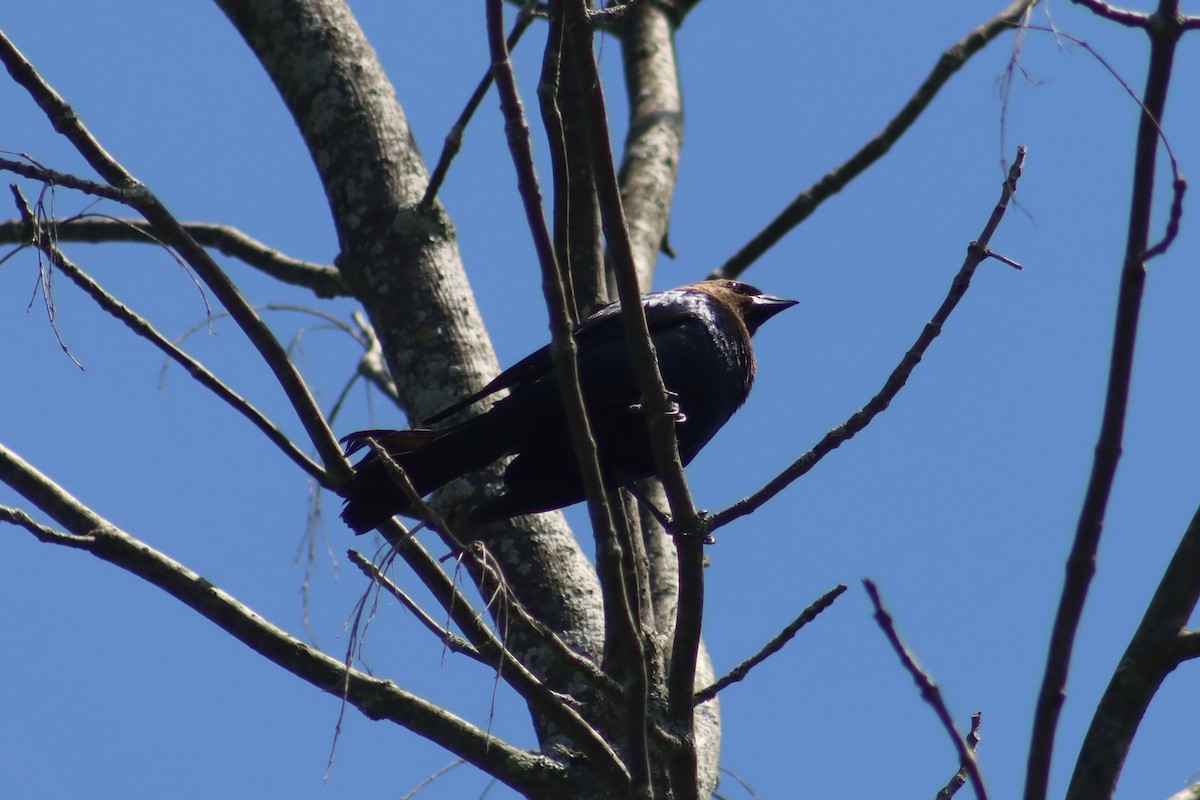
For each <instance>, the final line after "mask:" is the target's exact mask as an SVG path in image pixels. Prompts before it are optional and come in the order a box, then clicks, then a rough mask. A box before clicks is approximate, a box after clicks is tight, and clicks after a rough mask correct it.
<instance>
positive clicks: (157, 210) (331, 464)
mask: <svg viewBox="0 0 1200 800" xmlns="http://www.w3.org/2000/svg"><path fill="white" fill-rule="evenodd" d="M0 61H2V62H3V63H4V65H5V67H7V68H8V72H9V74H10V75H11V76H12V78H13V80H14V81H15V82H16V83H17V84H18V85H20V86H21V87H22V88H24V89H25V90H26V91H27V92H28V93H29V95H30V97H32V98H33V100H34V102H36V103H37V104H38V106H39V107H40V108H41V109H42V112H43V113H44V114H45V115H46V116H47V117H48V118H49V119H50V121H51V122H52V123H53V124H54V127H55V130H57V131H58V132H59V133H61V134H62V135H63V136H65V137H66V138H67V140H68V141H70V143H71V144H72V145H74V147H75V149H76V150H77V151H78V152H79V154H80V155H81V156H83V158H84V159H85V160H86V161H87V162H88V164H90V165H91V167H92V169H94V170H96V172H97V173H98V174H99V175H100V176H101V177H102V178H104V180H106V181H107V182H108V183H109V184H110V185H111V186H113V187H114V188H116V189H118V190H119V191H120V192H122V193H124V194H125V197H124V198H123V200H122V202H124V203H126V204H127V205H129V206H130V207H132V208H134V209H136V210H137V211H138V213H140V214H141V215H142V216H143V217H145V219H146V221H147V222H149V223H150V224H151V225H152V226H153V227H154V229H155V230H156V231H158V233H159V235H160V236H161V237H162V238H163V240H164V241H165V242H166V243H167V244H169V245H170V246H171V247H173V248H174V249H175V250H176V252H178V253H179V255H180V256H181V257H183V259H184V260H186V261H187V263H188V264H189V265H190V266H191V267H192V269H194V270H195V271H196V273H197V274H198V275H199V276H200V278H201V279H202V280H203V281H204V282H205V283H206V284H207V285H208V287H209V288H210V289H211V290H212V292H213V294H215V295H216V296H217V299H219V300H220V301H221V303H222V305H224V306H225V308H226V309H227V310H228V311H229V313H230V314H231V315H233V318H234V319H235V320H236V321H237V323H238V326H239V327H240V328H241V329H242V331H243V333H245V335H246V338H247V339H249V340H250V342H251V344H253V345H254V347H255V348H256V349H257V350H258V351H259V354H260V355H261V356H262V358H263V361H265V362H266V364H267V366H268V367H269V368H270V369H271V371H272V372H273V373H274V375H275V377H276V379H277V380H278V381H279V384H280V386H281V387H282V388H283V391H284V393H285V394H286V396H287V398H288V400H289V401H290V403H291V405H292V408H293V409H294V410H295V412H296V415H297V417H299V419H300V422H301V424H302V425H303V426H304V429H305V431H306V432H307V434H308V436H309V438H310V439H311V440H312V442H313V445H314V446H315V447H316V449H317V452H318V453H319V454H320V456H321V460H322V462H323V463H324V466H325V469H326V470H328V472H329V474H330V476H331V479H332V481H333V483H335V484H341V483H342V482H344V481H346V480H348V479H349V477H350V475H351V471H350V465H349V464H348V463H347V462H346V459H345V458H344V457H343V455H342V451H341V448H340V447H339V446H338V442H337V437H336V436H334V434H333V431H331V430H330V429H329V425H328V424H326V422H325V417H324V416H323V415H322V414H321V410H320V408H319V407H318V406H317V402H316V400H315V399H314V398H313V396H312V393H311V392H310V391H309V389H308V385H307V384H305V382H304V379H303V378H302V377H301V375H300V373H299V372H298V371H297V370H296V368H295V366H294V365H293V364H292V362H291V361H290V360H289V359H288V357H287V352H286V351H285V350H284V348H283V346H282V345H281V344H280V343H279V341H278V340H276V339H275V337H274V335H273V334H272V333H271V331H270V329H269V328H267V326H266V325H265V324H264V323H263V321H262V320H261V319H260V318H259V316H258V315H257V314H256V313H255V312H254V309H253V308H251V307H250V304H249V303H247V302H246V299H245V298H244V297H242V295H241V293H240V292H239V291H238V289H237V287H236V286H234V284H233V282H232V281H230V280H229V277H228V276H227V275H225V273H224V272H223V271H222V270H221V268H220V267H219V266H218V265H217V263H216V262H215V261H214V260H213V259H212V257H211V256H210V255H209V254H208V252H207V251H206V250H205V249H204V248H203V247H202V246H201V245H200V244H199V243H198V242H197V241H196V240H195V239H193V238H192V237H191V235H190V234H189V233H188V232H187V231H186V230H185V229H184V228H183V226H182V225H181V224H180V223H179V221H178V220H177V219H175V217H174V216H172V214H171V213H170V212H169V211H168V210H167V208H166V206H164V205H163V204H162V202H161V201H160V200H159V199H158V198H157V197H156V196H155V195H154V194H153V192H151V191H150V189H149V188H147V187H146V186H145V185H144V184H142V183H141V182H140V181H138V180H137V179H136V178H135V177H134V176H133V175H132V174H131V173H130V172H129V171H128V170H127V169H125V167H124V166H123V165H122V164H121V163H120V162H118V161H117V160H116V159H115V158H113V157H112V156H111V155H110V154H109V153H108V152H107V151H105V149H104V148H103V147H102V146H101V145H100V143H99V142H98V141H97V140H96V139H95V137H93V136H92V134H91V132H90V131H89V130H88V129H87V127H86V126H85V125H84V124H83V122H82V120H80V118H79V116H78V115H77V114H76V113H75V111H74V109H72V108H71V106H70V105H68V104H67V102H66V101H65V100H64V99H63V98H62V97H61V96H60V95H59V94H58V92H56V91H55V90H54V89H53V88H52V87H51V86H50V85H49V84H48V83H47V82H46V81H45V80H44V79H43V78H42V76H41V75H40V74H38V72H37V70H36V69H34V67H33V65H32V64H31V63H29V61H28V60H27V59H26V58H25V56H24V55H22V54H21V52H20V51H19V50H18V49H17V48H16V46H15V45H14V44H13V43H12V42H11V41H10V40H9V39H8V37H7V36H5V35H4V33H3V31H0Z"/></svg>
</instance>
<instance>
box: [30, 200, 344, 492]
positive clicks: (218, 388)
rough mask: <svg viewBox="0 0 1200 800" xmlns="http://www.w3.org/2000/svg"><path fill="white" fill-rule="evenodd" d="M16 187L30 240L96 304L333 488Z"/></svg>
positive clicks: (311, 463) (314, 465)
mask: <svg viewBox="0 0 1200 800" xmlns="http://www.w3.org/2000/svg"><path fill="white" fill-rule="evenodd" d="M12 189H13V195H14V196H15V198H16V201H17V208H18V210H19V211H20V213H21V216H22V217H24V224H25V228H26V231H27V237H28V239H29V240H30V241H32V242H33V244H34V246H36V247H38V248H39V249H40V250H41V251H42V252H44V253H45V254H46V255H47V256H48V257H49V258H50V261H51V263H52V264H53V265H54V266H55V267H57V268H58V269H59V270H60V271H61V272H62V273H63V274H64V275H66V276H67V277H68V278H70V279H71V281H72V282H73V283H74V284H75V285H76V286H78V287H79V288H80V289H82V290H83V291H84V292H85V293H86V294H87V295H88V296H89V297H91V298H92V299H93V300H94V301H95V302H96V305H98V306H100V308H102V309H104V310H105V311H107V312H108V313H109V314H111V315H112V316H114V317H116V318H117V319H118V320H120V321H121V322H123V323H125V325H126V327H128V328H129V329H130V330H132V331H133V332H134V333H135V334H137V335H138V336H140V337H142V338H143V339H145V340H146V341H148V342H150V344H152V345H154V346H155V347H157V348H158V349H159V350H161V351H162V352H163V353H164V354H166V356H167V357H168V358H170V359H171V360H172V361H175V362H176V363H177V364H179V365H180V366H181V367H183V368H184V370H186V371H187V373H188V374H189V375H191V376H192V377H193V378H195V379H196V382H197V383H199V384H200V385H201V386H203V387H205V388H206V389H208V390H209V391H211V392H212V393H213V394H215V395H216V396H217V397H218V398H220V399H221V400H222V401H224V402H225V403H226V404H228V405H229V406H230V407H231V408H233V410H234V411H237V412H238V413H239V414H241V415H242V416H243V417H245V418H246V419H248V420H250V422H251V423H253V425H254V426H255V427H256V428H258V429H259V430H260V431H262V432H263V434H264V435H265V436H266V437H267V439H269V440H270V441H271V443H272V444H274V445H275V446H276V447H278V448H279V449H280V450H282V451H283V454H284V455H286V456H287V457H288V458H290V459H291V460H292V461H293V462H294V463H295V464H296V465H297V466H299V467H300V468H301V469H302V470H304V471H305V472H306V473H308V475H309V476H310V477H311V478H313V480H315V481H317V482H318V483H320V484H321V485H322V486H324V487H325V488H327V489H331V488H333V483H332V481H331V479H330V477H329V475H328V473H326V472H325V470H324V469H322V467H321V465H320V464H317V463H316V462H315V461H313V460H312V459H311V458H309V457H308V456H307V455H306V454H305V453H304V451H303V450H301V449H300V448H298V447H296V445H295V444H293V443H292V441H291V440H290V439H288V437H287V435H286V434H284V432H283V431H281V430H280V429H279V428H278V427H277V426H276V425H275V423H273V422H271V420H270V419H268V418H267V417H266V415H265V414H263V413H262V412H261V411H259V410H258V409H257V408H255V407H254V406H253V405H251V404H250V402H249V401H248V400H246V399H245V398H244V397H242V396H241V395H239V394H238V393H237V392H235V391H234V390H233V389H231V388H230V387H229V386H227V385H226V384H225V383H224V382H222V381H221V379H220V378H218V377H217V376H215V375H213V374H212V373H211V372H209V370H208V368H207V367H205V366H204V365H203V364H201V363H200V362H199V361H197V360H196V359H194V358H192V357H191V356H189V355H188V354H187V353H185V352H183V350H181V349H180V348H179V347H178V346H176V345H175V343H174V342H172V341H170V340H169V339H167V338H166V337H165V336H163V335H162V334H161V333H159V332H158V330H157V329H156V328H155V327H154V326H153V325H151V324H150V323H149V322H148V321H147V320H146V319H145V318H143V317H141V316H139V315H138V314H136V313H134V311H133V310H132V309H130V308H129V307H128V306H126V305H125V304H124V303H122V302H121V301H119V300H117V299H116V298H115V297H113V296H112V295H111V294H109V293H108V292H106V291H105V290H104V288H103V287H102V286H100V284H98V283H96V281H94V280H93V279H92V278H91V277H90V276H89V275H88V274H87V273H86V272H84V271H83V270H81V269H80V268H79V267H78V266H76V265H75V264H74V263H73V262H72V261H71V260H70V259H68V258H67V257H66V255H65V254H64V253H63V252H62V251H61V250H59V249H58V247H57V246H55V244H54V240H55V238H56V237H52V236H51V235H50V233H49V232H48V231H45V230H43V229H42V228H41V226H40V224H39V223H38V222H37V220H36V218H35V217H34V215H33V212H32V210H31V209H30V208H29V204H28V203H27V202H26V200H25V197H24V195H22V194H21V190H20V189H18V188H17V187H16V186H14V187H12Z"/></svg>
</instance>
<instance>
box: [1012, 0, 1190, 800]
mask: <svg viewBox="0 0 1200 800" xmlns="http://www.w3.org/2000/svg"><path fill="white" fill-rule="evenodd" d="M1178 10H1179V9H1178V2H1177V0H1161V2H1160V4H1159V7H1158V10H1157V11H1155V13H1154V17H1155V19H1156V24H1154V25H1152V26H1151V27H1150V31H1151V32H1152V35H1151V37H1150V43H1151V46H1150V65H1149V69H1148V70H1147V74H1146V88H1145V93H1144V96H1143V98H1142V99H1141V100H1140V101H1139V102H1140V105H1141V107H1142V112H1141V114H1140V115H1139V116H1140V120H1139V124H1138V135H1137V144H1136V147H1135V156H1134V176H1133V191H1132V195H1133V196H1132V199H1131V202H1130V213H1129V232H1128V238H1127V239H1126V244H1125V254H1124V263H1123V265H1122V269H1121V281H1120V290H1119V293H1118V296H1117V314H1116V321H1115V325H1114V333H1113V344H1112V354H1111V357H1110V363H1109V372H1108V385H1107V387H1106V389H1105V393H1104V398H1105V400H1104V414H1103V417H1102V420H1101V423H1100V434H1099V437H1098V441H1097V444H1096V451H1095V457H1094V458H1093V460H1092V470H1091V475H1090V477H1089V479H1088V487H1087V491H1086V493H1085V495H1084V500H1083V504H1082V506H1081V508H1080V511H1079V520H1078V523H1077V524H1076V528H1075V540H1074V543H1073V544H1072V546H1071V553H1070V555H1069V556H1068V558H1067V565H1066V576H1065V580H1064V582H1063V589H1062V595H1061V597H1060V599H1059V604H1058V610H1057V612H1056V613H1055V617H1054V626H1053V629H1052V631H1051V634H1050V647H1049V652H1048V653H1047V656H1046V668H1045V672H1044V674H1043V677H1042V685H1041V689H1040V691H1039V694H1038V700H1037V707H1036V710H1035V712H1034V721H1033V732H1032V735H1031V736H1030V743H1029V756H1028V766H1027V769H1026V773H1025V795H1024V797H1025V800H1045V798H1046V793H1047V789H1048V786H1049V781H1050V766H1051V761H1052V759H1053V754H1054V739H1055V733H1056V731H1057V728H1058V718H1059V714H1060V712H1061V711H1062V706H1063V702H1064V699H1065V697H1066V686H1067V676H1068V674H1069V672H1070V667H1071V654H1072V652H1073V650H1074V646H1075V636H1076V634H1077V632H1078V630H1079V621H1080V619H1081V618H1082V616H1083V608H1084V604H1085V602H1086V600H1087V594H1088V588H1089V586H1090V585H1091V580H1092V576H1093V575H1094V574H1095V571H1096V553H1097V551H1098V549H1099V546H1100V536H1101V533H1102V532H1103V528H1104V517H1105V512H1106V510H1107V508H1108V501H1109V495H1110V493H1111V491H1112V486H1113V481H1114V480H1115V478H1116V472H1117V462H1118V461H1119V459H1120V455H1121V448H1122V441H1123V439H1124V433H1125V418H1126V414H1127V411H1128V405H1129V387H1130V384H1131V382H1132V378H1133V359H1134V351H1135V347H1134V345H1135V342H1136V340H1137V330H1138V322H1139V319H1140V316H1141V310H1142V295H1143V293H1144V291H1145V286H1146V263H1145V257H1146V253H1147V252H1149V251H1150V250H1151V248H1150V246H1149V240H1150V225H1151V210H1152V207H1153V202H1154V177H1155V175H1154V173H1155V167H1156V162H1157V156H1158V144H1159V140H1160V138H1161V132H1162V128H1161V123H1162V118H1163V110H1164V108H1165V107H1166V100H1167V87H1168V85H1169V83H1170V79H1171V70H1172V67H1173V64H1174V59H1175V47H1176V45H1177V44H1178V42H1179V38H1180V37H1181V36H1182V31H1183V29H1182V27H1180V26H1179V25H1178V19H1179V18H1178Z"/></svg>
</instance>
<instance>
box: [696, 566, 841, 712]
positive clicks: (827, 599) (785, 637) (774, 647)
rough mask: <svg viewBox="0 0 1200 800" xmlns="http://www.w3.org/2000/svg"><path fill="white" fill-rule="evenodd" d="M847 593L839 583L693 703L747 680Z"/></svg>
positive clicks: (702, 701) (699, 693)
mask: <svg viewBox="0 0 1200 800" xmlns="http://www.w3.org/2000/svg"><path fill="white" fill-rule="evenodd" d="M845 591H846V585H845V584H842V583H839V584H838V585H837V586H835V587H833V588H832V589H830V590H829V591H828V592H826V593H825V594H823V595H821V596H820V597H818V598H817V599H816V601H815V602H813V603H812V604H811V605H809V606H808V608H806V609H804V610H803V611H801V612H800V616H798V617H796V618H795V619H794V620H792V621H791V622H790V623H788V625H787V626H786V627H784V629H783V630H781V631H780V632H779V633H777V634H776V635H775V636H774V637H773V638H772V639H771V641H769V642H767V643H766V644H765V645H763V648H762V649H761V650H759V651H758V652H757V653H755V654H754V655H752V656H750V658H747V659H746V660H745V661H743V662H742V663H740V664H738V665H737V666H736V667H734V668H733V669H731V670H730V671H729V673H728V674H726V675H724V676H722V677H721V679H720V680H718V681H716V682H714V683H713V684H712V685H711V686H706V687H705V688H703V689H701V690H700V691H698V692H696V696H695V699H694V700H693V702H694V703H695V704H696V705H700V704H701V703H706V702H708V701H709V700H712V699H713V698H714V697H716V696H717V694H719V693H720V692H722V691H724V690H725V689H726V688H728V687H729V686H732V685H733V684H735V683H737V682H738V681H740V680H742V679H743V678H745V677H746V676H747V675H748V674H749V673H750V670H752V669H754V668H755V667H757V666H758V665H759V664H761V663H762V662H763V661H766V660H767V659H768V658H770V657H771V656H773V655H775V654H776V653H778V652H779V651H780V650H782V649H783V647H784V645H786V644H787V643H788V642H790V641H791V640H792V638H793V637H794V636H795V635H796V634H797V633H799V632H800V629H801V628H803V627H804V626H805V625H807V624H808V623H810V622H812V621H813V620H814V619H816V618H817V615H819V614H820V613H821V612H822V611H824V610H825V609H827V608H829V607H830V606H831V605H833V601H834V600H837V599H838V598H839V597H841V595H842V593H843V592H845Z"/></svg>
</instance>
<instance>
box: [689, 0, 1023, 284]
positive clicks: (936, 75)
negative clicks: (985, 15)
mask: <svg viewBox="0 0 1200 800" xmlns="http://www.w3.org/2000/svg"><path fill="white" fill-rule="evenodd" d="M1036 2H1037V0H1015V2H1013V3H1011V4H1010V5H1009V6H1008V7H1007V8H1005V9H1004V10H1003V11H1001V12H1000V13H999V14H997V15H996V16H994V17H992V18H991V19H989V20H988V21H987V22H985V23H983V24H982V25H980V26H979V27H978V28H976V29H975V30H973V31H971V32H970V33H968V34H967V35H966V36H964V37H963V38H962V39H961V40H959V41H958V42H957V43H956V44H954V45H953V46H952V47H950V48H949V49H948V50H946V52H944V53H943V54H942V57H941V58H940V59H938V63H937V65H936V66H934V68H933V70H932V71H931V72H930V73H929V75H928V76H927V77H926V78H925V80H924V82H923V83H922V84H921V85H920V86H919V87H918V88H917V91H916V92H915V93H914V94H913V96H912V97H911V98H909V100H908V102H907V103H905V104H904V107H903V108H901V109H900V112H899V113H898V114H896V116H895V117H893V118H892V119H891V121H890V122H888V124H887V125H886V126H884V129H883V130H882V131H880V132H879V133H878V134H876V135H875V137H874V138H872V139H871V140H870V141H868V142H867V143H866V144H865V145H863V146H862V148H861V149H860V150H859V151H858V152H857V153H855V154H854V155H853V156H851V157H850V158H849V159H848V160H847V161H846V162H845V163H844V164H842V165H840V166H838V167H836V168H835V169H833V170H830V171H829V172H828V173H826V174H825V176H824V177H822V178H821V179H820V180H819V181H817V182H816V183H814V184H813V185H812V186H810V187H809V188H807V189H805V190H804V191H803V192H801V193H800V194H799V195H798V196H797V197H796V199H795V200H793V201H792V202H791V204H790V205H788V207H787V208H785V209H784V210H783V211H782V212H781V213H780V214H779V216H777V217H776V218H775V219H774V220H772V221H771V223H770V224H769V225H767V227H766V228H764V229H763V230H762V232H761V233H759V234H758V235H756V236H755V237H754V238H753V239H751V240H750V241H749V242H748V243H747V244H746V245H745V246H744V247H742V249H741V250H739V251H738V252H737V253H735V254H734V255H733V256H731V257H730V259H729V260H728V261H726V262H725V263H724V264H722V265H721V266H720V267H718V268H717V269H716V270H714V271H713V273H712V275H710V276H709V277H713V278H735V277H737V276H738V275H740V274H742V273H743V272H745V271H746V269H747V268H748V267H749V266H750V265H751V264H752V263H754V261H755V260H757V259H758V258H759V257H760V256H761V255H762V254H763V253H765V252H766V251H767V250H769V249H770V248H771V247H773V246H774V245H775V244H776V243H778V242H779V240H780V239H782V238H783V237H784V236H785V235H786V234H787V233H788V232H789V231H791V230H792V228H794V227H796V226H797V225H799V224H800V223H801V222H803V221H804V220H805V219H807V218H808V217H809V215H811V214H812V213H813V212H814V211H816V210H817V207H818V206H819V205H821V203H823V202H825V201H826V200H828V199H829V198H830V197H832V196H833V195H835V194H837V193H838V192H840V191H841V190H842V189H844V188H846V185H847V184H849V183H850V181H852V180H853V179H854V178H856V177H858V176H859V175H860V174H861V173H862V172H863V171H864V170H865V169H866V168H867V167H869V166H871V164H873V163H875V162H876V161H877V160H879V159H880V158H882V157H883V156H884V154H886V153H887V151H888V150H890V149H891V147H892V145H894V144H895V143H896V142H897V141H899V140H900V137H901V136H903V135H904V133H905V131H907V130H908V129H909V128H910V127H911V126H912V124H913V123H914V122H916V121H917V118H918V117H920V116H921V113H922V112H924V111H925V109H926V107H928V106H929V104H930V103H931V102H932V101H933V98H934V97H935V96H936V95H937V93H938V92H939V91H940V90H941V88H942V87H943V86H944V85H945V84H946V82H947V81H949V80H950V78H951V77H952V76H953V75H954V73H956V72H958V70H959V69H961V68H962V66H963V64H965V63H966V62H967V60H968V59H969V58H971V56H973V55H975V54H976V53H978V52H979V51H980V50H982V49H983V48H984V46H985V45H987V44H988V43H989V42H991V41H992V40H993V39H995V38H996V37H997V36H999V35H1000V34H1002V33H1004V32H1005V31H1008V30H1011V29H1012V27H1013V25H1014V24H1016V22H1017V21H1018V20H1019V19H1021V17H1022V15H1024V13H1025V11H1026V10H1027V9H1028V8H1029V7H1030V6H1032V5H1033V4H1034V3H1036Z"/></svg>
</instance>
